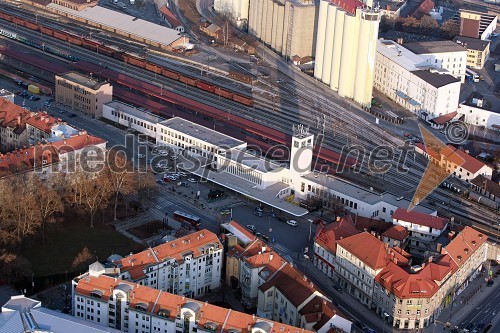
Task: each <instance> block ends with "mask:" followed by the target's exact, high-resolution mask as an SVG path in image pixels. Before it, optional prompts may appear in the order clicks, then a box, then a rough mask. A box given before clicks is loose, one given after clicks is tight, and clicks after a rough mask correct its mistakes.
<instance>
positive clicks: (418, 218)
mask: <svg viewBox="0 0 500 333" xmlns="http://www.w3.org/2000/svg"><path fill="white" fill-rule="evenodd" d="M392 218H393V219H395V220H399V221H404V222H408V223H413V224H418V225H423V226H426V227H430V228H434V229H439V230H442V229H443V228H444V227H446V225H447V224H448V219H446V218H444V217H439V216H432V215H429V214H424V213H418V212H415V211H413V210H412V211H407V210H406V209H404V208H398V209H396V211H395V212H394V214H392Z"/></svg>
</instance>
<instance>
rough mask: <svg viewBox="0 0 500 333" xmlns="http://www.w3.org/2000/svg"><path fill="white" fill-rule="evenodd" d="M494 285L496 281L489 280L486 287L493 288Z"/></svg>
mask: <svg viewBox="0 0 500 333" xmlns="http://www.w3.org/2000/svg"><path fill="white" fill-rule="evenodd" d="M493 283H495V281H493V279H490V280H488V283H486V285H487V286H488V287H491V286H492V285H493Z"/></svg>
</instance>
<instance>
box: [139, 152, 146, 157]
mask: <svg viewBox="0 0 500 333" xmlns="http://www.w3.org/2000/svg"><path fill="white" fill-rule="evenodd" d="M144 157H146V155H144V154H141V153H138V154H137V158H144Z"/></svg>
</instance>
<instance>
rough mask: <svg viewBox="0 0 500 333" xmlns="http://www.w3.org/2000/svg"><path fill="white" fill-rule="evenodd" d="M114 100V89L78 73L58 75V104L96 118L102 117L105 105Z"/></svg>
mask: <svg viewBox="0 0 500 333" xmlns="http://www.w3.org/2000/svg"><path fill="white" fill-rule="evenodd" d="M112 100H113V87H112V86H111V84H110V83H109V82H100V81H98V80H97V79H94V78H92V77H89V76H85V75H82V74H79V73H76V72H67V73H64V74H61V75H56V102H57V103H60V104H63V105H66V106H68V107H71V108H73V109H76V110H78V111H81V112H83V113H85V114H87V115H90V116H92V117H94V118H100V117H101V116H102V107H103V105H104V104H106V103H109V102H111V101H112Z"/></svg>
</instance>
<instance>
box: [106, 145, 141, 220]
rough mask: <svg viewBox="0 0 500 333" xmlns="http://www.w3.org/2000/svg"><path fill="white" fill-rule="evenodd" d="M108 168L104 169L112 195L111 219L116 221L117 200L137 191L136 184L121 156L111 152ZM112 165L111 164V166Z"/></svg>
mask: <svg viewBox="0 0 500 333" xmlns="http://www.w3.org/2000/svg"><path fill="white" fill-rule="evenodd" d="M108 161H109V163H110V167H108V168H107V169H106V173H107V174H108V180H109V185H110V187H111V189H112V191H113V195H114V207H113V219H114V220H115V221H116V211H117V208H118V199H119V198H120V196H126V195H129V194H132V193H134V192H135V191H136V190H137V182H136V181H135V179H134V172H133V168H132V166H131V165H130V163H127V160H126V157H125V156H123V154H117V153H114V152H113V151H112V152H110V156H108ZM111 163H112V164H111Z"/></svg>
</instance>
